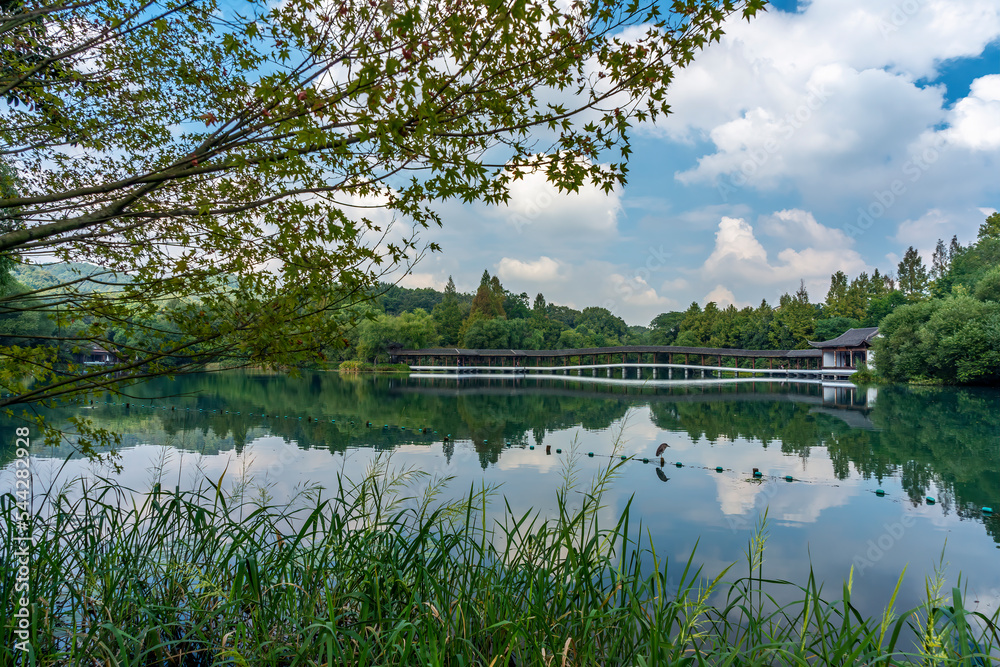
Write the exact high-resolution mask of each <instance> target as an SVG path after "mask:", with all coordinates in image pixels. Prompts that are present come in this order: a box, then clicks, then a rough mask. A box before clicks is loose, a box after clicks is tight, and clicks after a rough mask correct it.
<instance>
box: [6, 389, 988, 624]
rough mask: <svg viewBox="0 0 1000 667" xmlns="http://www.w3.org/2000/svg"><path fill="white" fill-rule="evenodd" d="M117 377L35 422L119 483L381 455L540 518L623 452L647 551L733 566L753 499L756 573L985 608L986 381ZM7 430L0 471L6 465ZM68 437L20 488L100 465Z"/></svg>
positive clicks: (358, 461) (617, 495)
mask: <svg viewBox="0 0 1000 667" xmlns="http://www.w3.org/2000/svg"><path fill="white" fill-rule="evenodd" d="M130 393H131V394H132V395H133V396H134V398H124V399H114V400H113V401H112V402H110V403H106V402H105V401H106V400H108V399H107V398H106V397H101V398H100V399H95V400H94V404H93V405H90V404H89V403H88V404H81V405H72V406H66V407H63V408H59V409H56V410H52V411H51V412H50V414H49V415H48V419H50V420H51V421H52V422H53V423H56V424H60V423H65V420H66V419H67V418H69V417H71V416H74V415H76V416H79V415H86V416H89V417H91V418H92V419H93V420H94V422H95V424H97V425H99V426H102V427H104V428H107V429H110V430H111V431H114V432H117V433H120V434H121V435H122V446H121V458H120V463H121V466H122V471H121V473H118V474H117V475H116V479H118V480H120V481H121V482H122V483H123V484H125V485H126V486H129V487H131V488H133V489H137V490H147V489H150V488H152V485H153V484H154V483H156V482H159V483H162V484H164V485H165V486H166V485H169V486H170V487H173V486H174V485H181V486H188V485H193V484H196V483H198V481H199V480H200V479H203V477H204V476H205V475H208V476H209V477H211V478H212V479H214V480H218V479H219V478H220V477H222V476H223V473H224V472H225V475H226V479H227V480H229V481H230V482H234V481H236V480H246V479H249V478H252V479H253V480H254V482H255V483H256V484H257V485H258V486H260V487H263V488H266V491H267V494H269V495H270V497H272V498H274V499H275V500H279V501H280V500H282V499H285V498H289V497H291V496H292V495H293V494H295V493H296V492H297V491H298V490H301V489H302V488H304V487H307V486H309V485H311V484H321V485H326V486H328V487H329V486H332V485H333V484H334V483H335V481H336V479H337V476H338V474H342V475H344V476H346V477H348V478H360V476H361V475H362V474H364V471H365V470H366V469H367V468H368V467H369V466H370V465H371V463H372V461H373V460H374V459H375V458H376V457H383V458H384V457H389V464H390V465H391V466H394V467H398V468H414V469H417V470H421V471H426V472H427V473H430V475H431V476H432V477H438V478H440V477H444V476H449V477H452V478H453V479H452V480H451V481H450V483H449V486H448V489H449V491H448V492H449V493H454V494H455V495H456V496H458V495H465V494H468V493H469V490H470V488H472V487H473V486H474V487H476V488H479V487H481V486H482V485H483V484H486V485H495V486H496V487H497V489H496V492H495V494H494V496H493V500H492V504H491V509H492V511H494V512H502V511H503V510H504V499H506V502H507V503H508V504H509V505H510V508H511V509H512V510H513V512H514V513H516V514H521V513H526V512H531V511H538V512H539V513H541V514H542V515H545V513H547V512H551V511H553V509H554V508H555V505H556V502H555V501H556V491H557V490H558V489H559V488H561V487H562V486H563V485H564V483H565V479H566V477H567V476H568V475H572V476H574V477H575V479H576V480H577V490H575V491H572V492H571V493H570V495H569V497H568V500H569V503H570V505H571V506H579V501H578V499H579V498H580V493H581V492H582V490H584V489H585V488H586V487H587V484H588V482H589V481H590V480H591V479H592V478H593V477H594V475H596V474H597V473H598V472H599V471H600V470H601V469H602V467H607V466H608V465H609V464H612V463H620V464H621V465H620V467H619V468H618V469H617V471H616V478H615V481H614V484H613V486H612V487H611V488H610V489H609V491H608V492H607V494H606V496H605V501H606V507H605V508H604V509H603V510H602V514H601V520H602V523H605V524H610V523H612V522H613V521H615V520H616V519H617V518H618V516H619V515H620V514H621V512H622V511H623V510H624V509H625V507H626V505H627V504H628V503H629V502H631V521H632V524H633V526H634V527H635V528H634V530H636V531H637V530H640V529H641V531H642V533H643V534H644V535H645V534H647V533H648V535H649V536H650V538H651V540H652V542H653V545H654V546H655V548H656V551H657V554H658V557H659V558H661V559H663V558H669V559H670V561H671V562H678V561H679V562H680V563H683V562H684V561H686V560H687V558H688V556H689V555H690V554H691V552H692V551H694V550H695V547H696V544H697V551H696V552H695V558H694V562H695V563H696V564H698V565H702V566H704V568H705V570H704V571H705V573H706V574H707V575H714V574H715V573H717V572H720V571H721V570H722V569H723V568H725V567H726V566H727V565H730V564H732V563H734V562H735V563H737V565H736V566H735V568H734V570H733V571H732V573H733V576H731V577H728V578H730V579H733V578H736V576H740V575H742V574H745V570H746V566H745V564H744V560H743V556H742V554H743V553H744V552H745V551H746V548H747V542H748V540H749V538H750V536H751V534H752V532H753V529H754V526H755V524H757V522H758V521H759V520H760V517H761V516H762V514H763V513H764V512H765V510H766V511H767V516H768V521H767V530H768V533H767V535H768V536H767V550H766V554H765V561H764V572H763V573H764V576H765V577H773V578H783V579H788V580H792V581H795V582H800V583H804V582H805V581H806V579H807V577H808V575H809V571H810V568H812V569H813V570H814V571H815V572H816V574H817V576H818V577H819V578H820V579H822V580H823V581H825V582H826V589H825V590H827V591H828V592H829V593H830V597H831V598H836V597H839V591H840V585H841V583H842V582H843V581H844V580H845V579H846V578H847V577H848V576H849V574H850V569H851V567H852V566H853V568H854V573H853V580H854V602H855V604H856V606H858V607H859V608H860V609H861V610H862V611H864V612H865V613H870V614H877V613H880V611H881V609H882V608H883V607H884V605H885V603H886V601H887V600H888V599H889V597H890V596H891V594H892V591H893V588H894V587H895V585H896V581H897V578H898V576H899V574H900V573H901V572H902V571H903V569H904V567H905V568H906V570H907V574H906V578H905V579H904V583H903V587H902V589H901V591H900V596H899V604H898V606H899V608H901V609H907V608H909V607H912V606H915V605H916V604H917V603H918V602H919V600H921V599H922V598H923V596H924V590H925V577H926V576H929V575H933V573H934V572H935V570H936V569H940V568H941V567H942V565H943V566H944V567H945V568H946V569H945V573H946V576H947V579H948V581H949V587H948V588H946V591H947V592H948V593H949V595H950V585H951V583H954V582H956V581H958V578H959V575H960V574H961V579H962V583H963V586H964V585H966V584H967V585H968V592H967V597H966V600H967V608H972V609H976V610H979V611H983V612H984V613H987V614H992V613H993V612H994V611H995V610H996V609H997V606H998V604H1000V547H998V545H1000V518H998V516H997V515H996V514H993V515H990V514H987V513H984V512H983V511H982V508H983V507H987V506H988V507H992V508H994V509H995V510H998V511H1000V392H998V391H997V390H993V389H952V388H938V387H905V386H898V387H897V386H893V387H879V388H878V389H877V390H876V389H868V390H857V389H855V388H854V387H852V386H850V385H821V384H818V383H810V382H791V381H786V382H772V381H761V380H739V381H733V380H713V379H708V380H690V381H688V380H670V381H664V380H661V381H659V382H652V381H639V380H616V379H610V380H609V379H604V378H601V379H598V378H586V377H572V376H570V377H557V376H555V377H535V376H532V377H527V378H525V377H513V376H489V377H487V376H469V375H463V376H441V375H436V376H432V375H428V374H415V375H412V376H409V377H404V376H373V375H361V376H344V377H342V376H340V375H338V374H337V373H305V374H303V375H302V376H301V377H298V378H290V377H288V376H285V375H279V374H264V373H253V372H225V373H216V374H206V375H197V376H189V377H182V378H179V379H177V380H176V381H174V382H170V381H167V380H158V381H155V382H150V383H148V384H144V385H141V386H138V387H134V388H133V389H132V390H131V392H130ZM126 403H127V405H126ZM369 423H370V425H369ZM8 440H10V438H8ZM662 442H666V443H668V444H669V447H668V448H667V449H666V450H665V452H664V455H663V456H664V462H663V463H664V464H663V465H662V467H661V465H660V461H659V459H658V458H657V457H655V455H654V452H655V450H656V449H657V446H658V445H659V444H660V443H662ZM4 444H5V446H6V448H5V449H0V464H2V466H3V471H2V473H0V475H2V476H0V488H8V487H9V486H11V485H12V481H13V472H12V464H11V460H12V458H13V456H14V452H13V448H12V447H10V446H9V445H11V444H12V443H10V442H5V443H4ZM560 450H561V451H560ZM72 451H73V447H72V443H67V444H64V445H62V446H60V447H56V448H54V449H43V448H42V447H41V446H40V445H39V446H36V447H35V450H34V454H35V456H36V458H35V460H34V462H33V468H34V481H35V487H36V490H37V489H40V488H43V487H47V486H49V485H51V484H61V483H63V482H64V481H65V480H67V479H71V478H73V477H75V476H78V475H81V474H87V475H93V474H107V475H115V473H114V472H113V471H112V470H111V469H110V468H108V467H106V466H98V465H95V464H91V463H88V462H87V461H84V460H82V459H79V458H74V457H73V455H72ZM591 454H593V456H591ZM622 455H624V456H625V457H626V458H627V460H626V461H625V462H622V460H621V456H622ZM67 458H68V462H66V461H65V460H64V459H67ZM643 459H648V462H644V461H643ZM718 468H721V471H717V469H718ZM755 468H756V469H758V471H759V472H760V477H759V478H755V477H754V474H753V470H754V469H755ZM786 477H787V478H790V480H791V481H788V480H787V479H786ZM879 490H881V491H884V495H880V494H878V493H877V492H878V491H879ZM928 497H933V498H934V499H935V502H934V503H933V504H931V503H929V502H928V500H927V498H928ZM640 523H641V528H640V527H639V524H640ZM676 574H677V576H678V577H679V575H680V568H679V567H678V568H677V569H676Z"/></svg>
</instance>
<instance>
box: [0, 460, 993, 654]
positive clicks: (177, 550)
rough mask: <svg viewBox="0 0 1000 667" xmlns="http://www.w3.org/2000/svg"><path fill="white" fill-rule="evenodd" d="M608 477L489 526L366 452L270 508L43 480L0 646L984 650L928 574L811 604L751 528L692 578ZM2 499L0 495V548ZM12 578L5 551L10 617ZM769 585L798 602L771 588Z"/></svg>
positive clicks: (327, 650)
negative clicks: (618, 502)
mask: <svg viewBox="0 0 1000 667" xmlns="http://www.w3.org/2000/svg"><path fill="white" fill-rule="evenodd" d="M612 475H613V468H609V469H607V470H606V471H605V473H604V474H603V475H602V476H600V477H599V478H598V479H596V480H595V481H594V483H593V484H592V485H591V488H590V490H589V493H587V494H585V495H584V497H585V498H586V500H585V501H584V502H583V504H582V507H580V508H578V509H577V510H576V511H570V509H569V508H568V506H567V503H566V502H565V499H566V497H567V495H566V493H565V489H564V490H563V492H561V493H560V494H559V505H558V507H559V513H558V516H557V517H556V518H554V519H551V520H546V521H543V520H541V519H540V518H538V517H537V516H529V517H515V516H514V515H513V513H512V512H511V511H510V508H509V506H508V507H507V511H506V513H505V517H504V519H502V520H500V521H499V522H496V523H493V524H492V525H491V526H487V525H486V518H485V517H486V513H485V512H486V511H485V508H486V503H487V496H488V490H479V491H470V493H469V495H468V497H466V498H465V499H464V500H463V501H462V502H450V503H444V502H437V497H438V496H437V494H436V492H437V491H440V489H441V488H442V483H443V481H442V480H430V479H428V478H426V476H424V475H422V474H421V473H419V472H414V471H404V472H401V473H394V474H393V473H390V472H389V470H388V468H387V466H386V465H385V464H383V463H376V464H374V465H373V467H372V468H371V470H370V471H369V474H368V475H367V476H366V477H365V478H364V479H363V480H361V481H360V482H357V483H351V482H348V481H347V480H344V479H337V480H336V484H335V485H334V486H335V489H336V491H335V493H333V495H332V496H331V497H330V498H324V497H323V495H322V493H321V492H319V491H318V490H315V489H314V490H310V491H307V492H303V493H302V494H301V495H300V496H298V497H297V498H296V499H295V500H293V501H292V502H291V503H289V504H281V505H277V504H273V503H270V502H269V501H268V498H267V497H266V494H264V495H258V496H257V497H255V498H249V497H248V490H247V488H245V487H237V488H235V489H233V488H230V489H228V490H224V489H223V484H224V481H223V480H222V479H220V480H216V481H212V480H206V483H205V485H204V487H203V488H201V489H199V490H195V491H181V490H173V491H169V490H163V489H160V488H159V487H158V486H157V487H154V489H153V491H152V492H150V493H135V492H132V491H129V490H127V489H125V488H122V487H121V486H119V485H117V484H115V483H114V482H112V481H110V480H97V481H90V482H78V483H77V484H75V485H72V487H71V488H64V489H62V490H61V492H57V491H51V492H50V493H48V494H46V496H45V497H44V498H43V499H42V500H43V503H42V508H41V509H40V510H38V511H37V512H36V516H35V518H34V526H33V531H34V535H35V537H36V539H37V544H36V545H35V547H34V551H33V554H32V570H31V586H32V591H33V594H32V596H31V599H32V606H31V633H32V647H33V652H32V654H31V655H30V656H29V657H25V656H23V655H21V654H17V655H15V654H14V652H13V651H12V649H11V647H12V646H13V643H14V640H15V637H14V636H13V634H12V630H11V629H10V628H5V629H4V636H3V649H2V650H3V651H4V653H2V654H0V662H4V663H6V664H25V665H26V664H37V665H50V664H58V665H64V664H65V665H84V664H85V665H97V664H99V665H163V666H167V665H206V666H209V665H504V666H507V665H546V666H548V665H553V666H563V665H595V664H599V665H619V664H620V665H668V664H669V665H674V664H677V665H685V664H691V665H694V664H704V665H708V664H711V665H805V664H811V665H854V664H869V665H875V664H883V665H889V664H894V665H898V664H906V663H913V664H934V665H946V664H947V665H952V664H953V665H979V664H987V663H989V661H990V658H989V656H990V655H991V654H992V655H996V653H995V652H996V650H997V646H998V645H1000V641H998V636H997V621H998V619H997V617H996V616H994V617H992V618H986V617H984V616H982V615H981V614H978V613H976V614H973V613H971V612H967V611H964V610H963V608H962V603H961V597H960V595H959V593H958V592H957V590H956V591H954V592H953V594H952V599H950V600H948V601H947V603H946V602H944V601H943V600H941V599H939V597H940V595H939V594H938V592H937V591H936V590H930V591H929V597H928V601H927V602H926V603H925V604H924V605H923V606H921V607H919V608H917V609H914V610H910V611H905V612H899V613H894V611H893V610H892V600H889V601H887V605H888V607H887V611H886V613H885V614H884V615H883V616H882V617H879V618H865V617H863V616H861V615H860V614H859V613H858V612H857V611H856V610H855V609H854V607H853V606H852V605H851V586H850V584H849V583H848V584H845V585H844V587H843V589H842V591H838V593H839V599H837V600H832V601H825V600H824V599H823V597H822V595H821V590H820V587H819V586H818V585H817V583H816V581H815V580H814V579H812V578H810V579H809V581H807V582H805V583H803V584H802V585H796V584H792V583H789V582H781V581H773V580H767V579H764V578H762V576H761V571H762V559H763V554H764V537H765V535H766V531H765V529H764V526H763V525H762V526H760V527H759V530H758V531H757V534H756V536H755V538H754V539H753V540H752V541H751V542H750V544H749V545H748V549H747V563H746V572H747V575H746V576H743V577H740V578H735V580H734V581H732V583H725V584H724V583H722V577H723V576H726V574H728V573H723V575H720V578H719V579H716V580H714V581H706V580H705V579H703V577H702V576H701V573H700V571H698V570H697V569H696V568H694V567H692V563H691V561H690V560H689V561H688V562H687V563H680V564H668V563H665V562H661V561H660V560H659V559H657V557H656V554H655V553H653V552H652V551H651V550H649V549H648V548H646V547H644V546H643V544H637V543H634V542H633V541H630V540H629V539H628V535H630V534H634V533H635V532H636V531H635V530H630V527H629V513H628V511H627V510H626V512H625V513H624V514H622V516H621V518H620V519H619V520H618V521H617V523H615V525H612V526H607V527H602V526H600V525H599V523H598V520H597V516H598V512H597V509H598V508H599V506H600V498H601V491H602V490H603V489H604V488H606V486H607V484H609V483H610V478H611V476H612ZM570 477H572V475H570ZM415 484H422V485H424V486H425V487H426V488H425V489H424V490H423V491H422V492H419V493H418V492H417V491H416V490H415V487H414V485H415ZM62 493H66V494H67V495H62ZM67 496H69V497H71V498H73V499H72V500H69V499H67ZM12 502H13V497H12V496H11V495H9V494H8V495H7V496H5V497H4V499H3V504H4V507H3V508H2V509H3V514H4V517H5V519H4V523H3V524H2V531H3V532H4V535H3V538H4V539H3V542H2V546H0V550H2V551H3V553H2V562H4V563H10V562H12V548H13V547H12V545H13V541H12V539H11V537H12V535H13V534H14V532H13V531H14V526H13V525H12V523H11V518H10V517H11V516H12V513H11V512H10V511H9V510H10V503H12ZM633 528H634V527H633ZM638 532H640V533H641V530H640V531H638ZM644 563H647V564H648V563H653V566H648V565H644ZM668 570H669V571H670V573H671V576H672V577H673V579H670V578H668ZM678 574H679V582H680V583H679V584H676V585H675V586H674V587H672V588H671V589H670V590H667V589H666V582H667V581H670V580H673V581H677V575H678ZM13 586H14V574H13V568H10V567H5V568H4V576H3V579H2V580H0V595H2V599H3V600H4V601H5V602H4V604H5V605H6V606H5V608H4V612H5V613H4V616H5V617H6V618H12V617H13V614H14V612H15V611H16V609H15V601H16V599H17V597H18V595H15V594H14V593H13ZM775 587H784V588H786V589H789V590H792V591H794V596H793V597H795V598H796V601H794V602H791V603H788V604H784V605H781V606H778V605H777V604H775V603H773V599H771V598H769V596H768V591H773V590H774V589H775ZM897 590H898V587H897ZM710 599H713V600H715V601H716V602H715V605H714V606H713V605H712V604H710V603H709V600H710ZM719 600H722V602H721V603H720V602H719ZM970 621H972V622H970ZM973 628H980V629H979V630H974V629H973ZM983 628H985V629H983ZM914 636H915V637H917V638H918V641H917V643H916V644H915V645H914V644H913V641H912V637H914ZM903 637H910V640H907V641H905V643H906V644H907V646H904V645H903V644H904V640H903V639H902V638H903Z"/></svg>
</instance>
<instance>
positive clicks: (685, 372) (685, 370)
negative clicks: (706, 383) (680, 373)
mask: <svg viewBox="0 0 1000 667" xmlns="http://www.w3.org/2000/svg"><path fill="white" fill-rule="evenodd" d="M690 372H691V369H690V368H685V369H684V379H685V380H686V379H688V377H689V375H688V374H689V373H690Z"/></svg>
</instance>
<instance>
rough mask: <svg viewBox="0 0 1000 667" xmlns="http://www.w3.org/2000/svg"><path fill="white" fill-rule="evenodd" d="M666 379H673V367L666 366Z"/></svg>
mask: <svg viewBox="0 0 1000 667" xmlns="http://www.w3.org/2000/svg"><path fill="white" fill-rule="evenodd" d="M667 379H668V380H673V379H674V369H673V368H668V369H667Z"/></svg>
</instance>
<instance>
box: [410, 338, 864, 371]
mask: <svg viewBox="0 0 1000 667" xmlns="http://www.w3.org/2000/svg"><path fill="white" fill-rule="evenodd" d="M390 353H391V355H392V360H393V361H394V362H403V363H406V364H408V365H409V366H410V369H411V370H414V371H451V372H457V373H496V372H502V373H511V372H513V373H556V374H564V375H568V374H569V373H570V372H575V373H576V374H577V375H583V372H584V371H590V372H591V374H592V375H594V376H596V375H597V372H598V371H599V370H601V371H606V373H607V376H608V377H612V376H613V374H614V373H615V372H616V371H619V372H620V373H621V376H622V377H623V378H627V377H629V375H630V373H631V374H634V375H635V376H636V377H642V372H643V370H644V369H646V370H649V371H650V372H651V374H652V377H653V378H654V379H655V378H657V377H658V374H659V373H660V372H663V373H664V375H663V377H665V378H672V377H673V374H674V371H675V370H677V371H682V372H683V373H684V377H690V375H691V373H692V372H694V373H701V376H702V377H707V376H708V375H709V374H712V373H716V374H718V373H732V374H734V375H736V376H739V375H755V376H772V377H795V376H799V377H804V376H809V377H814V378H819V379H823V378H832V379H843V378H847V377H849V376H850V375H852V374H853V373H855V369H854V368H823V367H822V365H821V364H822V351H821V350H817V349H810V350H730V349H722V348H705V347H679V346H655V345H630V346H621V347H601V348H581V349H568V350H466V349H461V348H430V349H423V350H402V349H395V350H391V351H390ZM692 358H693V359H692Z"/></svg>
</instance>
